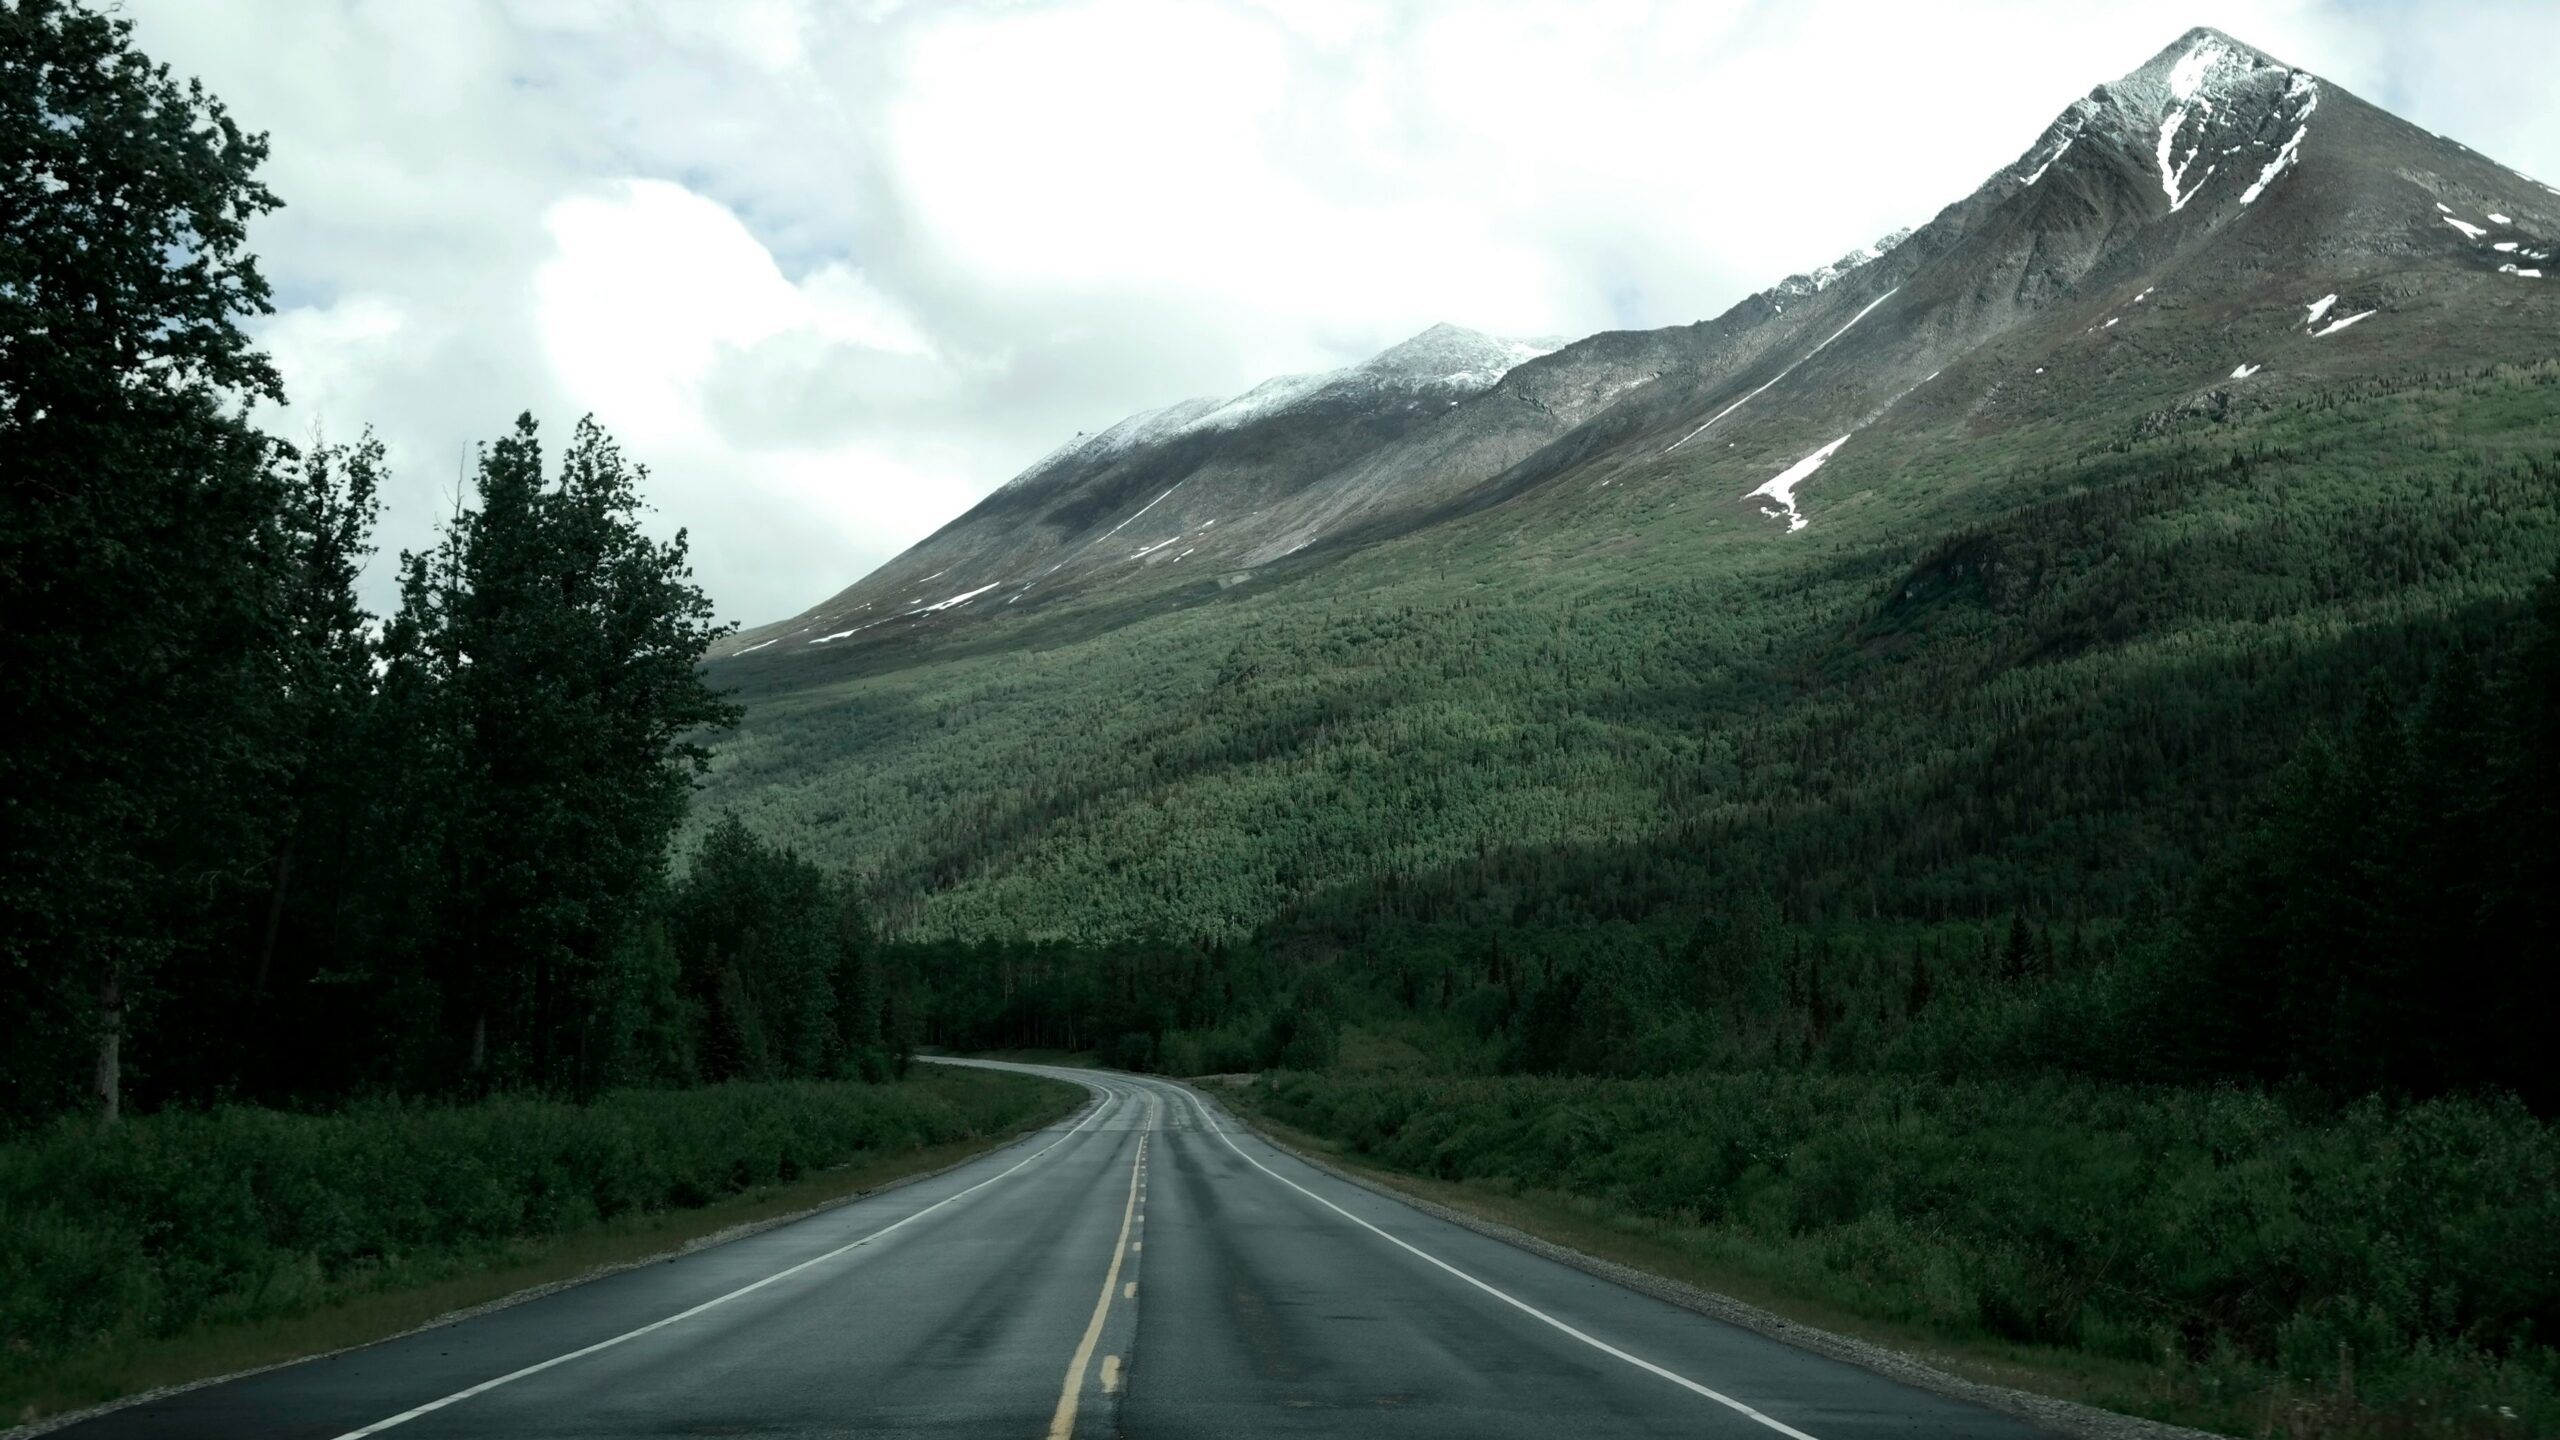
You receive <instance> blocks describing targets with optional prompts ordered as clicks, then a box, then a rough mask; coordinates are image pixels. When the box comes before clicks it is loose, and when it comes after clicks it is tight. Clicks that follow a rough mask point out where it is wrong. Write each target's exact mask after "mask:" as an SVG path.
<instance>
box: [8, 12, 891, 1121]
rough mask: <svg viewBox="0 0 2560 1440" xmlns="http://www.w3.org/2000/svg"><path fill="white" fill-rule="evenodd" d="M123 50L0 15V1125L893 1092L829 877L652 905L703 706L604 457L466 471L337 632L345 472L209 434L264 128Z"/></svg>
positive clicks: (79, 23) (110, 39)
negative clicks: (828, 1081)
mask: <svg viewBox="0 0 2560 1440" xmlns="http://www.w3.org/2000/svg"><path fill="white" fill-rule="evenodd" d="M130 30H131V26H130V24H129V22H126V21H122V20H116V19H111V18H108V17H105V16H101V15H97V14H92V13H90V12H88V11H86V10H84V9H81V8H79V7H77V6H73V5H67V4H62V3H56V0H23V3H19V4H16V5H13V6H9V7H7V8H6V9H4V10H0V197H4V198H5V205H0V223H5V226H6V235H5V243H0V455H5V456H6V457H7V459H6V466H7V469H6V482H5V493H0V663H5V665H6V667H7V669H8V673H9V675H10V682H11V683H10V684H9V685H8V686H7V687H5V698H0V726H5V728H6V729H7V731H8V733H9V735H10V737H11V738H10V742H9V744H8V745H7V746H6V747H5V748H0V797H5V799H4V800H0V1015H4V1016H6V1023H7V1027H8V1030H7V1036H6V1043H5V1044H0V1125H12V1124H25V1123H28V1122H32V1121H35V1120H39V1119H41V1118H43V1117H46V1116H49V1115H55V1114H59V1113H62V1112H64V1111H68V1110H75V1109H79V1108H83V1107H86V1108H90V1109H93V1110H95V1111H96V1112H97V1113H100V1114H103V1115H105V1116H107V1117H110V1118H112V1117H114V1116H115V1115H117V1114H118V1113H119V1112H120V1111H122V1110H123V1109H125V1108H127V1107H128V1106H130V1105H137V1104H138V1105H142V1106H146V1107H147V1106H157V1105H165V1104H170V1103H176V1102H189V1103H194V1102H210V1101H215V1100H222V1099H253V1100H259V1101H265V1102H278V1103H296V1104H322V1103H326V1102H330V1101H333V1100H335V1099H338V1098H341V1097H344V1096H348V1095H351V1094H359V1093H386V1092H396V1093H407V1094H452V1093H480V1092H486V1091H489V1090H493V1089H499V1088H529V1089H536V1090H541V1091H546V1092H550V1093H554V1094H562V1095H586V1094H592V1093H594V1092H595V1091H597V1090H598V1089H600V1088H602V1087H604V1086H606V1085H610V1084H618V1083H635V1082H646V1083H685V1082H691V1081H695V1080H717V1079H728V1078H740V1077H744V1078H791V1077H800V1076H814V1075H828V1074H839V1073H844V1074H868V1075H876V1074H882V1073H886V1072H887V1071H888V1070H891V1069H894V1068H895V1067H896V1065H897V1063H898V1060H899V1057H900V1055H901V1054H902V1053H903V1052H902V1051H901V1049H900V1040H901V1038H902V1036H903V1034H904V1031H903V1030H902V1029H901V1022H900V1020H899V1018H898V1016H897V1014H896V1012H895V1011H894V1008H893V1005H892V1001H891V998H890V995H889V992H888V991H887V990H886V989H885V988H884V987H883V986H881V985H880V984H878V983H877V982H876V981H875V980H874V979H873V978H872V977H871V972H870V971H869V970H867V969H866V968H865V964H864V961H863V960H862V958H861V956H862V940H861V935H862V929H861V925H860V923H859V918H858V917H859V911H858V909H857V908H856V907H855V906H854V905H853V903H852V901H851V900H850V898H849V897H848V896H846V895H845V894H844V893H843V892H842V891H841V889H840V887H832V886H829V885H826V884H823V883H820V882H819V881H818V880H817V879H816V878H815V877H814V872H811V871H809V870H808V869H807V867H805V866H798V865H796V863H795V862H792V861H791V860H790V859H789V857H787V856H783V855H780V854H778V853H776V852H770V851H767V850H764V849H761V848H759V847H755V846H753V845H751V844H749V843H748V842H746V841H745V840H744V839H743V838H742V837H740V836H737V835H734V834H724V835H723V836H721V837H717V843H715V844H714V845H713V846H712V847H711V849H710V850H709V852H708V853H707V856H706V861H705V864H704V865H703V866H702V867H700V868H699V870H698V871H697V872H696V873H695V874H694V875H693V876H692V877H690V878H688V879H686V880H684V881H681V882H673V881H671V880H670V878H669V868H668V855H669V850H670V845H671V842H672V840H673V837H674V834H675V831H676V829H677V826H678V824H679V823H680V821H681V820H682V818H683V816H684V813H685V809H686V806H687V804H688V796H689V794H690V791H691V789H692V787H693V784H694V780H695V776H696V775H697V774H698V773H699V772H700V771H701V769H702V767H703V763H704V759H705V753H706V752H705V751H704V749H703V740H704V739H705V737H706V736H707V735H708V734H709V733H711V732H713V731H715V730H717V729H718V728H720V727H723V726H725V725H727V724H729V723H731V722H732V721H733V719H734V718H735V714H736V711H735V709H734V707H733V706H731V705H730V704H729V703H728V702H727V701H726V700H724V699H723V698H722V697H721V696H719V695H718V694H716V693H714V692H713V691H712V690H711V689H710V688H709V687H708V686H707V685H706V684H705V683H704V681H703V678H702V675H701V671H700V661H701V658H702V655H703V652H704V650H705V648H706V647H707V646H708V645H709V644H710V643H711V641H712V640H713V639H714V638H716V637H717V636H718V635H719V634H721V633H722V628H721V627H720V626H718V625H716V624H715V623H714V622H713V620H712V618H711V605H710V602H709V601H708V600H707V599H706V597H705V596H704V595H703V593H702V591H701V590H700V588H699V587H697V586H696V585H695V584H694V583H693V580H692V575H691V570H690V568H689V565H688V562H687V557H686V547H685V539H684V536H683V534H682V533H681V532H679V533H678V534H677V535H676V536H675V537H674V538H673V539H672V540H665V541H662V540H658V539H655V538H652V537H651V536H650V535H649V534H648V533H647V531H646V530H645V528H644V526H643V524H642V519H641V517H642V515H643V513H644V510H645V506H644V504H643V501H642V498H641V493H640V487H641V483H642V481H643V479H644V474H645V472H644V471H642V470H641V469H640V468H639V467H638V466H636V465H634V464H633V463H631V462H630V461H629V460H628V459H627V458H626V457H624V456H623V454H622V453H621V452H620V450H619V449H617V448H616V446H615V445H614V443H613V442H612V440H611V439H610V438H608V437H607V436H606V435H605V434H604V433H603V431H602V430H600V429H599V428H598V427H596V426H595V425H594V424H593V423H591V422H582V423H581V424H580V425H579V426H578V427H577V430H576V432H575V434H574V435H573V437H572V438H571V440H570V443H569V445H568V446H567V448H566V449H565V451H563V452H561V453H559V454H557V455H555V456H548V457H547V456H546V455H545V453H544V449H543V446H542V444H541V442H540V439H539V436H538V434H537V431H536V428H535V425H534V422H533V420H532V419H531V417H529V416H528V417H525V418H523V419H520V420H519V421H518V422H517V423H516V425H515V426H514V427H513V429H512V430H510V431H509V432H508V433H506V434H505V435H503V436H501V437H500V438H498V439H497V440H495V441H494V442H492V443H490V444H488V445H487V446H485V447H483V448H482V450H481V451H480V454H479V460H478V464H477V467H476V472H475V473H474V474H473V476H472V478H471V483H470V485H469V487H468V489H467V491H466V493H464V494H463V495H461V496H459V497H457V505H456V509H455V512H454V514H453V516H452V518H451V520H450V522H449V523H448V524H447V525H445V526H444V528H443V530H442V533H441V536H440V538H439V539H438V541H437V543H436V544H434V545H433V546H432V547H430V548H429V549H428V550H426V551H425V552H423V553H417V554H404V555H402V556H401V557H400V561H399V570H398V574H399V580H400V598H399V603H398V605H397V607H396V609H395V610H394V612H393V613H392V614H391V615H389V616H388V617H383V618H379V619H377V618H376V617H374V616H372V615H369V614H368V613H366V610H365V608H364V606H363V604H362V603H361V601H360V600H359V597H358V593H357V581H358V577H359V575H360V573H361V572H362V571H363V569H364V567H365V564H366V562H367V560H368V558H369V557H370V556H371V554H372V539H371V534H372V528H373V524H374V520H375V517H376V515H377V513H378V510H379V505H380V502H379V498H378V497H379V495H380V493H381V491H382V488H383V485H384V482H385V478H386V477H385V475H384V452H383V449H382V447H381V446H380V445H379V444H378V443H376V442H374V441H373V440H372V439H371V438H369V437H368V438H365V439H363V440H359V441H357V442H355V443H353V444H325V443H316V442H315V443H312V444H310V445H308V446H303V447H297V446H294V445H291V444H287V443H285V442H283V441H281V440H278V439H276V438H274V437H272V436H269V435H266V434H264V433H261V432H260V430H259V429H258V428H256V426H255V425H253V424H252V423H251V422H250V420H249V418H248V406H249V404H250V402H252V401H256V400H267V401H281V400H282V399H283V389H282V385H281V383H280V381H279V378H278V376H277V374H276V371H275V369H274V368H273V366H272V365H271V364H270V363H269V361H268V360H267V359H266V357H265V356H263V355H261V354H260V353H258V352H257V351H256V350H255V349H254V348H253V347H252V346H251V345H250V343H249V341H248V338H247V336H246V335H245V333H244V332H243V330H242V329H241V325H242V322H243V321H244V320H246V319H247V318H248V317H251V316H253V315H257V314H261V313H265V312H267V311H268V310H269V309H270V306H269V303H268V295H269V292H268V286H267V283H266V281H265V280H264V279H263V278H262V277H261V275H260V274H259V272H258V267H257V262H256V259H255V257H254V256H252V255H251V254H250V253H249V252H248V251H247V249H246V248H245V243H244V242H245V235H246V227H247V225H248V224H249V222H250V221H252V220H253V219H255V218H256V217H257V216H259V215H261V214H263V213H265V212H267V211H270V210H272V209H274V208H276V206H277V204H278V201H277V200H276V198H275V197H274V196H273V195H272V194H271V193H269V192H268V191H267V190H266V189H265V188H264V187H263V186H262V185H260V184H259V183H258V181H257V179H256V172H257V170H258V167H259V166H260V164H261V163H262V162H263V161H264V159H265V157H266V142H265V140H264V138H263V137H261V136H257V135H251V134H247V133H244V132H243V131H241V130H240V129H239V127H238V126H237V125H236V124H235V123H234V122H233V121H232V119H231V117H230V116H229V115H228V114H227V113H226V112H225V110H224V108H223V107H222V105H221V104H220V102H219V101H217V100H215V99H213V98H212V97H210V96H208V95H206V94H204V92H203V91H202V89H201V88H200V87H198V86H195V85H192V84H189V85H181V84H179V83H178V82H176V81H175V80H173V79H172V78H171V77H170V76H169V74H168V72H167V70H166V69H165V68H164V67H160V66H156V65H154V64H152V63H151V62H150V61H149V60H148V59H147V58H146V57H144V56H142V55H141V54H139V53H137V52H136V51H135V50H134V49H133V48H132V45H131V37H130ZM745 896H752V897H753V906H754V907H758V908H760V910H761V911H762V912H766V913H764V916H763V918H760V919H757V920H754V921H752V922H750V921H747V920H744V919H741V918H740V916H741V912H742V908H743V907H747V905H748V902H747V901H746V900H744V899H742V898H741V897H745Z"/></svg>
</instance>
